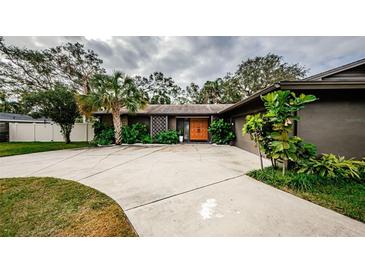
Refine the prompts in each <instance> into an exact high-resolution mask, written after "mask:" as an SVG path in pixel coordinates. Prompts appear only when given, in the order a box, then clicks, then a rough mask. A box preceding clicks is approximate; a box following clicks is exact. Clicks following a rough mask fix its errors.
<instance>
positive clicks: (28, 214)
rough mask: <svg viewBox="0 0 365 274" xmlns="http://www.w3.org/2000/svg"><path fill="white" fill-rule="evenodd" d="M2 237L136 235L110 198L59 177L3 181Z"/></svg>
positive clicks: (0, 197) (0, 201)
mask: <svg viewBox="0 0 365 274" xmlns="http://www.w3.org/2000/svg"><path fill="white" fill-rule="evenodd" d="M0 189H1V191H0V237H5V236H8V237H9V236H13V237H14V236H33V237H34V236H38V237H39V236H43V237H45V236H48V237H49V236H79V237H80V236H100V237H102V236H136V233H135V232H134V229H133V228H132V226H131V225H130V223H129V221H128V219H127V217H126V215H125V214H124V212H123V210H122V209H121V208H120V206H119V205H118V204H117V203H116V202H115V201H114V200H113V199H112V198H110V197H108V196H107V195H105V194H103V193H101V192H99V191H97V190H95V189H93V188H91V187H88V186H85V185H83V184H80V183H78V182H75V181H70V180H62V179H57V178H50V177H46V178H37V177H28V178H5V179H0Z"/></svg>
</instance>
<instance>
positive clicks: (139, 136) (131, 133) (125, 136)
mask: <svg viewBox="0 0 365 274" xmlns="http://www.w3.org/2000/svg"><path fill="white" fill-rule="evenodd" d="M146 136H149V135H148V130H147V126H146V125H145V124H141V123H135V124H131V125H126V126H123V127H122V142H123V143H126V144H135V143H143V141H145V142H148V140H147V137H146Z"/></svg>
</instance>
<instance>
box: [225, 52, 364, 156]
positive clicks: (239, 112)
mask: <svg viewBox="0 0 365 274" xmlns="http://www.w3.org/2000/svg"><path fill="white" fill-rule="evenodd" d="M275 90H291V91H293V92H296V93H298V94H300V93H305V94H314V95H316V96H317V97H318V98H319V100H318V101H316V102H314V103H311V104H309V105H307V106H305V108H304V109H303V110H301V111H300V113H299V116H300V117H301V119H300V121H299V122H298V123H297V124H296V125H295V132H294V134H296V135H298V136H299V137H302V138H303V139H304V140H305V141H306V142H310V143H313V144H315V145H317V148H318V152H319V153H334V154H338V155H343V156H346V157H356V158H361V157H364V156H365V59H362V60H359V61H356V62H353V63H350V64H347V65H344V66H341V67H338V68H335V69H332V70H329V71H326V72H323V73H320V74H316V75H314V76H311V77H309V78H306V79H304V80H301V81H283V82H280V83H276V84H274V85H273V86H270V87H268V88H266V89H264V90H262V91H260V92H259V93H257V94H255V95H254V96H252V97H249V98H247V99H245V100H242V101H241V102H238V103H236V104H234V105H233V106H231V107H228V108H226V109H224V110H222V111H221V112H219V115H220V116H223V117H225V119H227V120H229V121H231V122H232V123H233V125H234V129H235V132H236V136H237V139H236V141H235V145H236V146H238V147H240V148H243V149H245V150H248V151H251V152H254V153H256V151H257V149H256V148H255V146H254V144H253V142H252V141H251V140H250V138H249V136H248V135H246V136H242V134H241V131H242V125H243V123H244V122H245V117H246V115H247V114H253V113H257V112H260V111H263V110H264V106H263V103H262V101H261V99H260V96H261V95H264V94H266V93H269V92H272V91H275Z"/></svg>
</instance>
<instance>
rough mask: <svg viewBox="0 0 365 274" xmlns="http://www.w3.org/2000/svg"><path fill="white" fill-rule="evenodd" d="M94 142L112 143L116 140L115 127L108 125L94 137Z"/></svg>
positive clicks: (99, 143)
mask: <svg viewBox="0 0 365 274" xmlns="http://www.w3.org/2000/svg"><path fill="white" fill-rule="evenodd" d="M94 142H95V143H96V144H98V145H103V146H105V145H110V144H113V143H114V142H115V140H114V128H113V127H106V128H103V129H102V130H101V131H99V132H98V134H96V135H95V137H94Z"/></svg>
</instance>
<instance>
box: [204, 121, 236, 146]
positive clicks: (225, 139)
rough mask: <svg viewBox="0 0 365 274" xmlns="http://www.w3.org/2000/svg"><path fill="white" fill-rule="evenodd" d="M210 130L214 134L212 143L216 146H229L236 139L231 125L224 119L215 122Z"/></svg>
mask: <svg viewBox="0 0 365 274" xmlns="http://www.w3.org/2000/svg"><path fill="white" fill-rule="evenodd" d="M208 130H209V132H210V133H211V134H212V142H213V143H216V144H229V143H230V142H231V141H233V140H234V139H235V138H236V136H235V135H234V132H233V130H232V127H231V125H230V124H229V123H226V122H225V121H224V120H223V119H218V120H214V121H213V122H212V123H211V124H210V127H209V129H208Z"/></svg>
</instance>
